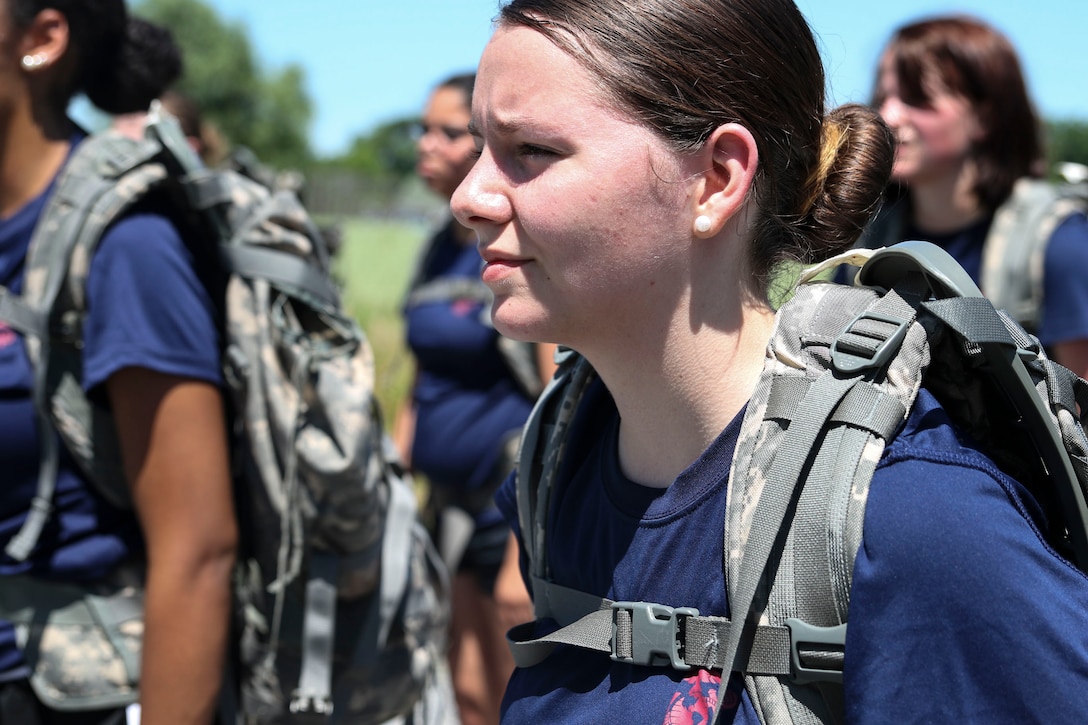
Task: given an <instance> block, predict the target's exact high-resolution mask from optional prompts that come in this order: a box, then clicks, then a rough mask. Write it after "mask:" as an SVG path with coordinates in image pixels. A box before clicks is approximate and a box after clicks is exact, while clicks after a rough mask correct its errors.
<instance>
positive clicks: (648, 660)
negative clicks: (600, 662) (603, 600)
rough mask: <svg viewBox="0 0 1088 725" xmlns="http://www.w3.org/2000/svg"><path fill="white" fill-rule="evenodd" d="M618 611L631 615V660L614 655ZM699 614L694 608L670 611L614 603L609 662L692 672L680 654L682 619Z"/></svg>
mask: <svg viewBox="0 0 1088 725" xmlns="http://www.w3.org/2000/svg"><path fill="white" fill-rule="evenodd" d="M619 610H629V611H630V613H631V656H630V657H624V656H621V655H619V654H617V652H616V644H617V641H618V638H617V631H618V629H619V628H618V625H617V621H616V615H617V612H618V611H619ZM697 616H699V610H698V609H695V608H693V607H669V606H666V605H664V604H653V603H651V602H614V603H613V604H612V659H613V661H615V662H625V663H627V664H631V665H644V666H651V667H664V666H671V667H672V668H673V669H677V670H690V669H693V668H692V667H691V665H689V664H687V663H686V662H684V657H683V655H681V653H680V650H681V647H682V646H683V640H682V638H681V636H680V622H681V621H682V620H681V618H682V617H697Z"/></svg>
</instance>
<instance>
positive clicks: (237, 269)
mask: <svg viewBox="0 0 1088 725" xmlns="http://www.w3.org/2000/svg"><path fill="white" fill-rule="evenodd" d="M220 256H221V257H222V259H223V263H224V264H225V265H226V267H227V269H228V270H230V271H231V272H234V273H235V274H238V275H240V276H242V277H247V278H250V277H259V278H263V279H267V280H269V281H270V282H272V283H273V284H275V285H282V286H284V287H286V288H287V289H288V290H298V291H301V292H304V293H306V294H308V295H310V296H311V297H313V298H314V299H316V300H317V301H319V302H323V303H325V304H326V305H329V306H335V305H336V302H337V300H338V299H339V293H338V292H337V291H336V287H335V286H334V285H333V284H332V282H330V281H329V279H328V278H327V277H326V276H325V275H324V274H322V273H321V272H320V271H319V270H317V269H316V268H315V267H314V265H312V264H310V263H308V262H306V261H305V260H303V259H302V258H300V257H298V256H295V255H293V254H289V253H287V252H278V251H276V250H275V249H272V248H269V247H255V246H240V245H231V246H226V245H224V246H222V247H220Z"/></svg>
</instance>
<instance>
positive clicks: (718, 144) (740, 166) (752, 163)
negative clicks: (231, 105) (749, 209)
mask: <svg viewBox="0 0 1088 725" xmlns="http://www.w3.org/2000/svg"><path fill="white" fill-rule="evenodd" d="M705 149H706V150H707V151H708V152H709V155H710V158H709V164H708V165H707V169H706V171H704V172H703V183H702V188H701V190H700V193H699V198H698V200H697V202H698V203H697V206H696V209H695V214H696V215H699V216H705V217H707V218H708V219H709V220H710V222H711V224H710V226H709V228H706V230H705V231H704V230H703V228H702V227H705V226H706V225H705V224H703V225H702V226H701V227H700V228H699V229H697V230H696V234H697V236H700V237H712V236H714V235H715V234H717V233H718V232H720V231H721V229H722V227H724V226H725V224H726V222H728V221H729V219H731V218H732V217H733V216H734V215H735V214H736V213H737V212H738V211H739V210H740V208H741V207H742V206H743V205H744V202H745V201H746V200H747V198H748V191H749V190H750V189H751V187H752V183H753V181H754V179H755V174H756V169H757V167H758V165H759V152H758V150H757V148H756V141H755V137H754V136H752V133H751V131H749V130H748V129H747V128H746V127H744V126H742V125H740V124H737V123H727V124H724V125H722V126H719V127H718V128H716V129H714V132H713V133H711V134H710V137H709V138H708V139H707V141H706V146H705Z"/></svg>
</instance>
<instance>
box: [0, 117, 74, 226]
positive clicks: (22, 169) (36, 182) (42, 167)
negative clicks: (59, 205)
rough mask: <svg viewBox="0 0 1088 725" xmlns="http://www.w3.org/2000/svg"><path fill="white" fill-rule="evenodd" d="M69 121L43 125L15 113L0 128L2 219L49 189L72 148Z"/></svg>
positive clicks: (0, 197) (0, 210)
mask: <svg viewBox="0 0 1088 725" xmlns="http://www.w3.org/2000/svg"><path fill="white" fill-rule="evenodd" d="M72 132H73V128H72V124H71V122H70V121H68V119H67V118H65V119H63V121H61V120H55V121H54V122H52V123H50V124H48V125H47V126H42V125H40V124H38V123H37V122H36V120H35V119H33V118H32V114H30V113H29V112H27V113H20V112H18V111H16V112H15V113H13V114H12V115H11V116H9V118H8V119H7V123H6V124H4V128H2V129H0V218H7V217H9V216H11V215H12V214H13V213H15V212H16V211H18V210H19V209H21V208H22V207H23V206H25V205H26V204H27V202H29V201H31V200H32V199H34V198H35V197H37V196H38V195H39V194H41V193H42V192H43V191H45V189H46V188H47V187H48V186H49V183H50V182H51V181H52V180H53V177H54V176H56V174H57V171H58V170H59V169H60V167H61V166H62V165H63V164H64V160H65V159H66V158H67V156H68V150H69V147H70V145H71V135H72Z"/></svg>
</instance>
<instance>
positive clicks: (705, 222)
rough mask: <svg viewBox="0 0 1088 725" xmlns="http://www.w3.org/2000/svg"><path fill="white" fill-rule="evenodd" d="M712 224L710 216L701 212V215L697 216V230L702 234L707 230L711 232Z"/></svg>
mask: <svg viewBox="0 0 1088 725" xmlns="http://www.w3.org/2000/svg"><path fill="white" fill-rule="evenodd" d="M711 224H712V222H711V221H710V217H708V216H707V215H706V214H700V215H699V216H697V217H695V231H697V232H699V233H700V234H706V233H707V232H709V231H710V227H711Z"/></svg>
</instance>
